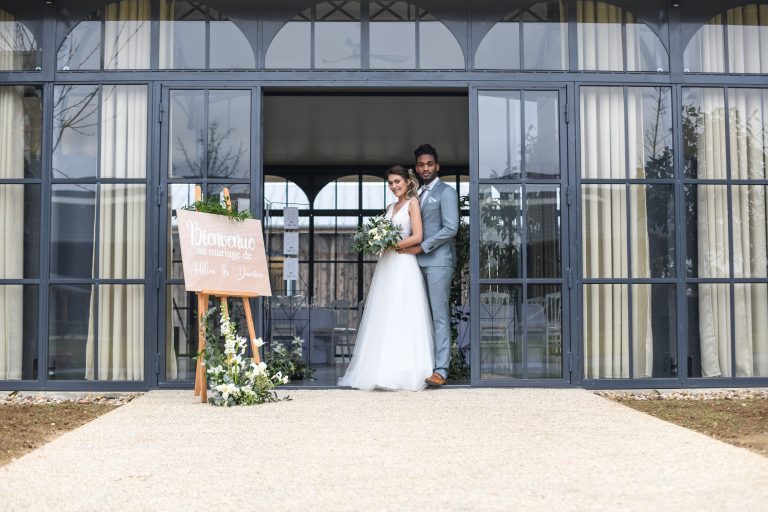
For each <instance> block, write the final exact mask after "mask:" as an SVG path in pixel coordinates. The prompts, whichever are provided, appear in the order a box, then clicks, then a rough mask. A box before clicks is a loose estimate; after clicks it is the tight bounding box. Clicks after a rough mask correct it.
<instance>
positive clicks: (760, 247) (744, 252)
mask: <svg viewBox="0 0 768 512" xmlns="http://www.w3.org/2000/svg"><path fill="white" fill-rule="evenodd" d="M731 191H732V194H733V195H732V201H733V212H732V213H733V275H734V277H768V258H766V249H768V218H766V210H768V197H766V188H765V187H764V186H762V185H739V186H734V187H733V188H732V189H731Z"/></svg>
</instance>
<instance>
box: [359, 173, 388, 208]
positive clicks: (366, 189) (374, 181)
mask: <svg viewBox="0 0 768 512" xmlns="http://www.w3.org/2000/svg"><path fill="white" fill-rule="evenodd" d="M387 192H389V187H388V186H387V181H386V180H385V179H384V178H379V177H377V176H363V204H362V208H363V209H364V210H381V211H384V208H386V205H387V202H388V201H387V195H388V194H387Z"/></svg>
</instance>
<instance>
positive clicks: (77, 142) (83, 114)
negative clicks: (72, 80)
mask: <svg viewBox="0 0 768 512" xmlns="http://www.w3.org/2000/svg"><path fill="white" fill-rule="evenodd" d="M98 134H99V86H93V85H59V86H56V87H55V88H54V99H53V177H54V178H92V177H95V176H96V173H97V169H98V156H97V155H98V147H99V140H98Z"/></svg>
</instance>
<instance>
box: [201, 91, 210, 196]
mask: <svg viewBox="0 0 768 512" xmlns="http://www.w3.org/2000/svg"><path fill="white" fill-rule="evenodd" d="M210 106H211V91H210V89H204V90H203V130H204V132H203V155H205V159H204V161H203V164H202V166H201V167H202V171H203V173H202V176H201V179H202V187H203V199H207V198H208V110H209V109H210Z"/></svg>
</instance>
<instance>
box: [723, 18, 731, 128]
mask: <svg viewBox="0 0 768 512" xmlns="http://www.w3.org/2000/svg"><path fill="white" fill-rule="evenodd" d="M729 53H730V45H729V44H728V18H727V16H725V15H723V60H724V61H725V62H724V63H723V64H724V65H725V68H724V69H723V73H729V72H730V70H731V58H730V56H729ZM726 112H728V110H727V109H726ZM726 133H727V131H726Z"/></svg>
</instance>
